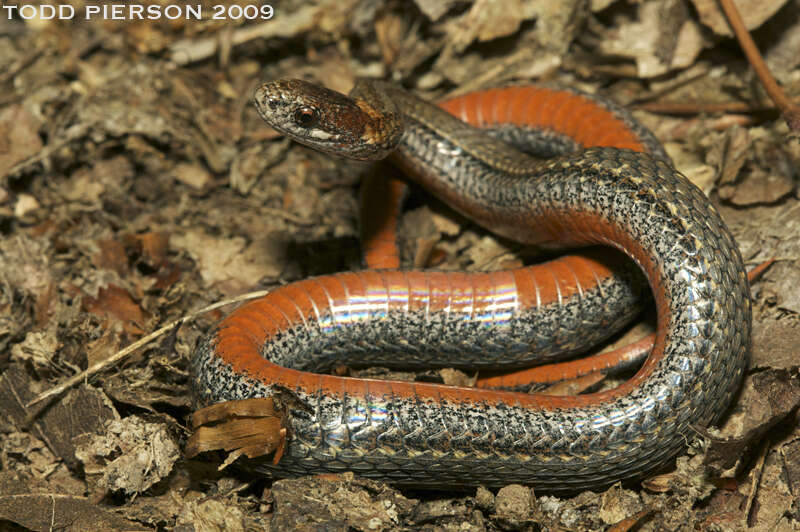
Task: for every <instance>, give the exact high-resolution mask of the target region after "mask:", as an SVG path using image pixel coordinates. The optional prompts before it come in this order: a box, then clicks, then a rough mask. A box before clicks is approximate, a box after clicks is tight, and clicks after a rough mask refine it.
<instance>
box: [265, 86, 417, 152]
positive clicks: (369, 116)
mask: <svg viewBox="0 0 800 532" xmlns="http://www.w3.org/2000/svg"><path fill="white" fill-rule="evenodd" d="M254 99H255V104H256V109H258V113H259V114H260V115H261V118H262V119H264V121H265V122H266V123H267V124H269V125H270V126H272V127H273V128H274V129H275V130H276V131H278V132H279V133H282V134H284V135H286V136H288V137H289V138H291V139H294V140H296V141H297V142H300V143H301V144H305V145H306V146H310V147H312V148H314V149H316V150H319V151H322V152H325V153H329V154H332V155H338V156H340V157H347V158H349V159H358V160H363V161H374V160H378V159H383V158H384V157H386V156H387V155H388V153H389V152H390V151H392V150H393V149H394V147H395V146H396V144H397V142H399V140H400V137H401V136H402V125H401V123H400V115H399V114H398V113H396V112H394V110H393V109H388V110H387V109H378V108H376V107H374V106H373V105H371V104H370V103H368V102H367V101H365V100H360V99H358V100H357V99H353V98H349V97H347V96H345V95H344V94H340V93H338V92H336V91H332V90H330V89H326V88H325V87H321V86H319V85H315V84H313V83H309V82H307V81H303V80H299V79H281V80H277V81H270V82H268V83H264V84H263V85H261V86H260V87H258V88H257V89H256V91H255V94H254Z"/></svg>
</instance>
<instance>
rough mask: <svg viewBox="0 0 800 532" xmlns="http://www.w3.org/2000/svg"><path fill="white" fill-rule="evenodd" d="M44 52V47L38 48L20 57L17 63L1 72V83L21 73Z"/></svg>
mask: <svg viewBox="0 0 800 532" xmlns="http://www.w3.org/2000/svg"><path fill="white" fill-rule="evenodd" d="M43 53H44V48H37V49H35V50H33V51H32V52H30V53H29V54H28V55H26V56H24V57H22V58H20V59H19V60H17V62H16V63H14V64H13V65H11V68H9V69H8V70H6V71H5V72H3V73H2V74H0V83H5V82H6V81H8V80H10V79H12V78H13V77H14V76H16V75H17V74H19V73H20V72H21V71H22V70H24V69H25V68H27V67H28V65H31V64H33V62H34V61H36V60H37V59H39V57H40V56H41V55H42V54H43Z"/></svg>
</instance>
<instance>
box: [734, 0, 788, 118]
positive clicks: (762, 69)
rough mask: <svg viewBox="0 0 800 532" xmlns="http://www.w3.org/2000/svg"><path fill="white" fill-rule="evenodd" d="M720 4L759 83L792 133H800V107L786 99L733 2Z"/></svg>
mask: <svg viewBox="0 0 800 532" xmlns="http://www.w3.org/2000/svg"><path fill="white" fill-rule="evenodd" d="M719 3H720V5H721V6H722V10H723V11H724V12H725V16H726V17H728V23H729V24H730V25H731V29H732V30H733V33H734V34H735V35H736V38H737V39H738V40H739V45H740V46H741V47H742V50H743V51H744V54H745V55H746V56H747V60H748V61H750V65H752V67H753V70H754V71H755V73H756V75H757V76H758V79H759V81H761V85H763V86H764V90H765V91H766V92H767V94H768V95H769V97H770V98H771V99H772V101H773V102H775V105H776V106H777V107H778V109H780V110H781V113H782V114H783V118H784V120H786V123H787V124H789V129H790V130H792V131H800V107H798V106H796V105H794V104H793V103H792V101H791V100H789V98H787V97H786V94H785V93H784V92H783V90H782V89H781V88H780V86H779V85H778V83H777V82H776V81H775V78H774V77H773V76H772V73H771V72H770V71H769V68H767V64H766V63H765V62H764V58H763V57H761V53H760V52H759V51H758V48H757V47H756V43H755V42H753V37H751V36H750V32H749V31H747V28H746V27H745V25H744V22H743V21H742V16H741V15H740V14H739V10H738V9H737V8H736V5H735V4H734V3H733V0H719Z"/></svg>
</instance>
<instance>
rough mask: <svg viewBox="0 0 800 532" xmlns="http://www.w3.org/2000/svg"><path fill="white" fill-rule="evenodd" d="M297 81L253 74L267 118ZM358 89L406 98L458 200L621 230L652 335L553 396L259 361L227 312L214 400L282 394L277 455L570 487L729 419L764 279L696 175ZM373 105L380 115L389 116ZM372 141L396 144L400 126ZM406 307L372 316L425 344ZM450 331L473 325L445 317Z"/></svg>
mask: <svg viewBox="0 0 800 532" xmlns="http://www.w3.org/2000/svg"><path fill="white" fill-rule="evenodd" d="M286 83H287V82H276V83H273V84H266V85H264V86H263V87H262V88H260V89H259V91H257V103H258V104H259V106H260V108H261V109H260V110H261V112H262V115H264V116H265V119H268V118H269V112H267V110H266V109H265V108H264V106H265V104H266V102H267V99H268V98H272V97H277V96H275V92H274V91H279V92H281V95H280V97H281V98H287V97H288V98H290V99H291V101H301V100H302V98H303V85H302V84H299V85H298V84H297V83H296V82H289V85H288V88H289V89H291V90H288V91H287V85H286ZM292 91H297V92H296V93H293V92H292ZM357 93H358V94H359V95H361V96H366V97H367V98H368V99H369V102H368V104H371V105H373V106H374V105H378V106H381V105H384V104H385V103H386V101H391V102H392V104H393V105H394V106H396V109H394V110H391V111H392V112H395V111H399V113H400V115H402V122H404V127H405V130H404V133H403V136H402V140H401V141H400V143H399V145H398V146H397V148H396V149H395V150H394V152H392V158H393V159H394V160H395V161H397V162H398V163H399V164H400V165H402V166H403V167H404V168H406V169H408V170H410V174H411V175H412V176H414V178H415V179H417V180H418V181H420V182H421V183H422V184H423V185H424V186H426V187H427V188H429V189H430V190H432V191H433V192H434V193H435V194H437V195H438V196H440V197H441V198H443V199H444V200H445V201H447V202H448V203H449V204H450V205H451V206H453V207H454V208H456V209H457V210H460V211H462V212H464V213H468V215H469V216H470V217H472V218H473V219H476V220H477V221H478V222H479V223H481V224H483V225H485V226H486V227H488V228H489V229H491V230H493V231H496V232H498V233H500V234H502V235H505V236H509V237H511V238H514V239H517V240H519V241H522V242H530V243H539V244H542V243H544V244H548V245H553V246H583V245H588V244H593V243H599V244H607V245H610V246H614V247H617V248H618V249H621V250H623V251H624V252H625V253H627V254H628V255H629V256H630V257H632V258H633V259H634V260H635V261H636V263H637V264H639V265H640V266H641V267H642V269H643V271H644V272H645V274H646V276H647V278H648V280H649V283H650V285H651V288H652V290H653V294H654V299H655V301H656V305H657V309H658V333H657V336H656V342H655V347H654V349H653V352H652V354H651V356H650V358H649V359H648V361H647V362H646V363H645V365H644V366H643V368H642V369H641V370H640V371H639V373H637V375H636V376H635V377H634V378H633V379H631V380H630V381H628V382H627V383H625V384H624V385H622V386H621V387H620V388H618V389H616V390H612V391H609V392H602V393H597V394H588V395H583V396H577V397H543V396H538V395H528V394H518V393H511V392H488V391H475V390H471V389H460V388H447V389H445V388H442V387H435V386H431V385H425V384H415V385H411V387H410V388H409V386H407V385H404V384H402V383H400V384H397V383H370V382H364V381H353V380H346V379H337V378H335V377H328V376H318V380H316V381H315V380H312V379H310V378H307V377H306V376H304V375H300V374H299V372H298V373H293V372H292V370H285V372H286V373H281V374H279V373H278V372H276V371H275V370H273V369H269V370H264V371H261V370H260V369H258V368H255V367H254V366H252V365H251V366H248V367H249V368H251V369H245V366H244V365H239V366H237V364H238V362H237V361H236V359H235V357H233V358H226V356H227V354H226V352H225V349H223V348H222V347H221V343H222V341H221V340H219V338H222V337H223V336H224V334H229V333H227V332H226V331H225V329H222V330H220V331H218V332H215V333H212V335H211V336H210V337H209V338H207V339H206V340H205V341H204V342H202V343H201V345H200V347H199V349H198V352H197V353H196V356H195V361H194V372H195V375H196V379H197V383H196V389H197V394H198V396H199V397H200V398H201V400H203V401H205V402H214V401H221V400H229V399H237V398H244V397H252V396H259V395H271V396H273V397H275V398H276V400H277V401H278V402H279V403H283V404H285V405H286V411H287V413H288V415H289V419H290V431H291V434H290V438H289V442H288V449H287V452H286V454H285V455H284V457H283V458H282V459H281V461H280V462H279V464H278V465H277V466H276V467H270V469H271V470H273V471H275V472H276V473H277V474H281V475H285V474H305V473H310V472H319V471H343V470H352V471H355V472H357V473H358V474H361V475H365V476H370V477H374V478H381V479H384V480H388V481H392V482H396V483H400V484H416V485H425V486H454V485H461V486H464V485H475V484H485V485H504V484H508V483H512V482H521V483H525V484H530V485H533V486H534V487H535V488H536V489H538V490H542V491H550V492H569V491H575V490H578V489H584V488H600V487H603V486H607V485H609V484H611V483H613V482H615V481H617V480H620V479H630V478H635V477H641V476H642V475H645V474H647V473H649V472H651V471H653V470H654V469H656V468H658V467H659V466H661V465H663V464H664V463H665V462H667V461H668V460H669V459H671V458H672V457H673V456H674V455H675V454H676V453H677V452H679V450H680V449H681V448H682V446H683V445H684V443H685V441H686V438H687V437H688V436H689V435H690V434H691V432H692V431H691V428H690V427H692V426H693V425H707V424H709V423H712V422H714V421H715V420H716V419H718V418H719V416H720V415H721V413H722V412H723V411H724V410H725V407H726V406H727V405H728V404H729V402H730V400H731V397H732V395H733V394H734V393H735V391H736V389H737V386H738V383H739V381H740V379H741V376H742V373H743V370H744V368H745V365H746V351H747V348H748V346H749V341H750V328H751V311H750V295H749V286H748V282H747V279H746V275H745V270H744V266H743V263H742V260H741V257H740V255H739V252H738V249H737V248H736V245H735V243H734V241H733V238H732V237H731V234H730V232H729V231H728V229H727V228H726V227H725V225H724V223H723V222H722V220H721V219H720V217H719V215H718V213H717V212H716V210H715V209H714V208H713V206H711V205H710V204H709V202H708V200H707V199H706V198H705V196H704V195H703V194H702V192H700V190H699V189H697V187H695V186H694V185H692V184H691V183H690V182H689V181H688V180H686V178H685V177H683V176H682V175H680V174H679V173H678V172H677V171H676V170H675V169H674V168H673V167H672V166H671V165H670V164H669V163H668V162H666V161H664V160H661V159H657V158H653V157H651V156H648V155H645V154H642V153H636V152H632V151H629V150H620V149H615V148H592V149H587V150H584V151H582V152H579V153H576V154H572V155H568V156H563V157H559V158H556V159H552V160H548V161H538V160H535V159H532V158H529V157H526V156H524V155H522V154H521V153H519V152H517V151H516V150H513V149H511V148H508V147H507V146H505V145H501V144H499V143H494V142H492V141H489V140H487V139H486V138H485V137H484V136H483V135H481V134H479V133H478V132H476V130H474V129H472V128H469V127H466V126H464V125H463V124H461V123H460V122H458V121H456V120H454V119H452V118H451V117H450V116H449V115H447V114H446V113H442V112H440V111H438V110H436V109H435V108H434V107H432V106H430V105H429V104H426V103H425V102H422V101H421V100H418V99H417V98H415V97H413V96H411V95H409V94H407V93H405V92H403V91H401V90H399V89H395V88H393V87H391V86H388V85H385V84H383V83H380V82H373V83H369V84H368V85H366V87H363V86H362V87H361V90H359V91H357ZM375 93H377V94H380V95H381V97H380V98H379V99H375V98H372V97H371V96H370V95H371V94H375ZM291 101H290V102H289V103H291ZM361 105H363V104H361ZM366 107H367V108H369V105H366ZM361 108H362V107H361V106H359V109H361ZM373 111H377V109H373V110H372V111H370V112H368V113H367V114H368V115H370V116H378V113H376V112H373ZM335 118H336V117H334V120H335ZM374 129H376V130H377V128H374ZM325 135H327V133H324V134H323V136H325ZM300 140H303V139H300ZM305 140H306V141H307V140H308V139H305ZM326 140H327V139H326ZM374 145H375V146H376V147H377V149H376V151H380V152H381V153H382V152H384V151H385V146H386V141H384V140H383V139H379V140H376V141H375V143H374ZM317 147H318V148H321V149H328V148H329V147H330V143H328V145H327V146H324V147H320V146H317ZM370 149H371V148H370V147H369V146H367V147H365V146H364V145H360V146H358V147H357V149H356V150H355V151H358V152H359V156H361V155H363V154H364V153H367V155H369V151H370ZM351 275H354V274H351ZM553 310H554V311H555V312H558V309H553ZM245 315H246V313H244V314H242V316H245ZM407 316H408V314H407V313H399V314H398V315H395V314H392V313H390V314H389V315H388V317H387V316H380V317H378V316H372V317H370V318H371V319H368V320H367V323H375V324H376V325H375V326H377V327H387V326H388V327H394V328H397V331H396V333H395V334H397V336H398V337H403V338H406V339H407V341H408V342H410V343H411V344H412V352H413V351H414V342H415V341H416V340H417V338H415V336H414V335H415V334H417V335H420V334H421V331H420V330H419V325H416V324H414V323H413V321H412V322H407V321H404V319H403V318H404V317H407ZM437 332H438V334H439V335H444V336H445V337H447V335H453V341H454V343H457V340H459V339H460V338H459V337H457V336H456V335H458V334H459V333H461V331H460V330H457V329H454V328H452V325H447V324H446V323H445V324H443V325H442V327H441V328H440V329H438V331H437ZM346 339H349V340H357V337H356V336H348V337H347V338H346ZM418 347H419V346H417V348H418ZM237 356H239V355H237ZM305 375H307V374H305ZM315 383H318V385H317V384H315Z"/></svg>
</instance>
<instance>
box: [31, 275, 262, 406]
mask: <svg viewBox="0 0 800 532" xmlns="http://www.w3.org/2000/svg"><path fill="white" fill-rule="evenodd" d="M267 294H269V291H268V290H261V291H259V292H250V293H248V294H244V295H241V296H237V297H235V298H233V299H228V300H225V301H220V302H218V303H214V304H213V305H209V306H207V307H205V308H202V309H200V310H198V311H195V312H193V313H191V314H189V315H188V316H184V317H182V318H179V319H177V320H175V321H173V322H171V323H169V324H167V325H165V326H163V327H161V328H160V329H158V330H157V331H155V332H152V333H150V334H148V335H147V336H144V337H142V338H140V339H139V340H137V341H135V342H133V343H132V344H131V345H129V346H128V347H126V348H124V349H122V350H121V351H118V352H117V353H115V354H114V355H112V356H110V357H108V358H106V359H105V360H101V361H100V362H98V363H96V364H94V365H93V366H92V367H90V368H87V369H86V370H85V371H82V372H81V373H78V374H77V375H74V376H72V377H70V378H69V379H67V380H66V381H64V382H62V383H61V384H59V385H58V386H55V387H53V388H50V389H49V390H47V391H45V392H42V393H40V394H39V395H37V396H36V397H34V398H33V399H32V400H31V401H29V402H28V403H27V404H26V405H25V406H26V407H27V408H30V407H31V406H33V405H35V404H36V403H40V402H42V401H44V400H45V399H48V398H50V397H53V396H56V395H59V394H61V393H63V392H64V391H65V390H67V389H69V388H71V387H73V386H75V385H76V384H78V383H80V382H82V381H83V380H85V379H88V378H89V377H91V376H92V375H94V374H95V373H98V372H100V371H102V370H104V369H105V368H107V367H109V366H111V365H113V364H116V363H117V362H119V361H120V360H123V359H124V358H125V357H127V356H128V355H130V354H131V353H133V352H134V351H136V350H137V349H139V348H140V347H143V346H145V345H147V344H148V343H150V342H152V341H153V340H155V339H156V338H158V337H159V336H163V335H164V334H166V333H167V332H169V331H171V330H172V329H174V328H175V327H177V326H178V325H182V324H183V323H186V322H187V321H189V320H192V319H194V318H196V317H197V316H199V315H201V314H205V313H206V312H210V311H212V310H216V309H218V308H220V307H224V306H226V305H231V304H233V303H238V302H240V301H246V300H248V299H255V298H257V297H263V296H265V295H267Z"/></svg>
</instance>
